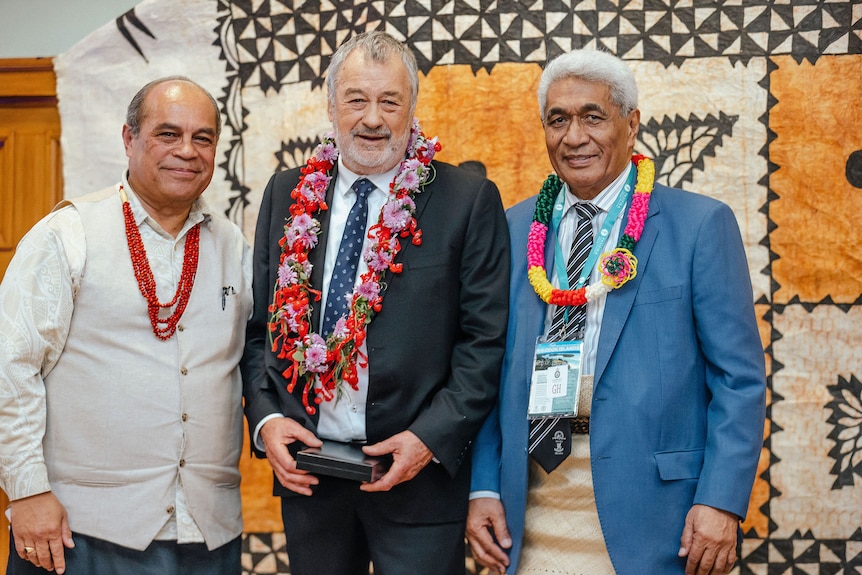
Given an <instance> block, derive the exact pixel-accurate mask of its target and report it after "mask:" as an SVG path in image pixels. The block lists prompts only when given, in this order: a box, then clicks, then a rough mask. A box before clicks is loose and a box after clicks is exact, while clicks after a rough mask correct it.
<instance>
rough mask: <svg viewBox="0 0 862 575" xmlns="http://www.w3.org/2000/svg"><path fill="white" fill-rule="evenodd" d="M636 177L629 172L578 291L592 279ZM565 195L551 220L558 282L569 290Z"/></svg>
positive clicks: (587, 264) (588, 261)
mask: <svg viewBox="0 0 862 575" xmlns="http://www.w3.org/2000/svg"><path fill="white" fill-rule="evenodd" d="M636 175H637V171H636V170H634V169H632V170H631V171H630V172H629V177H628V179H627V180H626V183H625V185H623V189H622V190H620V193H618V194H617V199H616V201H615V202H614V205H613V206H611V209H610V210H609V211H608V216H607V217H606V218H605V223H604V224H603V225H602V229H601V231H600V232H599V238H598V239H597V240H596V241H595V242H593V249H591V250H590V255H589V256H588V257H587V261H586V262H585V263H584V268H583V269H582V270H581V275H580V277H579V278H578V284H577V286H576V289H579V288H582V287H583V286H584V285H586V283H587V280H588V279H589V278H590V273H591V272H592V269H593V268H594V267H595V266H596V262H597V261H598V259H599V255H601V253H602V250H603V249H604V247H605V244H606V243H607V241H608V238H609V237H610V235H611V228H613V227H614V222H616V220H617V218H618V217H619V215H620V212H621V211H622V209H623V206H625V205H626V203H627V202H628V200H629V195H630V194H631V190H632V185H633V184H634V180H635V176H636ZM563 194H565V190H564V189H560V193H559V194H557V199H556V200H555V201H554V215H553V217H552V218H551V225H552V226H553V230H554V236H555V237H556V241H555V242H554V243H555V244H556V245H555V246H554V270H555V272H556V274H557V281H558V282H559V286H560V289H563V290H567V289H569V276H568V273H566V264H565V263H564V262H565V261H566V259H565V258H563V249H562V248H561V247H560V236H559V233H558V230H559V228H560V222H561V221H562V220H563V203H564V201H565V199H564V195H563ZM566 314H567V315H568V310H566Z"/></svg>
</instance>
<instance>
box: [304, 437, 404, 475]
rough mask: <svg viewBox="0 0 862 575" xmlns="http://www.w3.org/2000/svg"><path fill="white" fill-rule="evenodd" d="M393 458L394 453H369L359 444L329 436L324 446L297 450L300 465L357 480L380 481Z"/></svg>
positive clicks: (317, 472) (318, 472)
mask: <svg viewBox="0 0 862 575" xmlns="http://www.w3.org/2000/svg"><path fill="white" fill-rule="evenodd" d="M391 462H392V458H391V457H372V456H370V455H366V454H365V453H363V452H362V446H361V445H359V444H356V443H341V442H339V441H330V440H328V439H324V440H323V445H322V446H321V447H307V448H305V449H301V450H300V451H298V452H297V454H296V468H297V469H302V470H305V471H308V472H310V473H314V474H318V475H331V476H333V477H341V478H342V479H353V480H356V481H368V482H371V481H377V480H378V479H379V478H380V477H382V476H383V474H385V473H386V470H387V469H389V465H390V464H391Z"/></svg>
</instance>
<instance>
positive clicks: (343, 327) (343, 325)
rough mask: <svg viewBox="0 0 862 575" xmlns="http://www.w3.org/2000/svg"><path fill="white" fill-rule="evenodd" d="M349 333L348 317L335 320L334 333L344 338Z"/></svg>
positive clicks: (339, 337)
mask: <svg viewBox="0 0 862 575" xmlns="http://www.w3.org/2000/svg"><path fill="white" fill-rule="evenodd" d="M349 333H350V332H348V331H347V318H346V317H343V316H342V317H340V318H338V320H336V322H335V327H333V328H332V334H333V335H334V336H335V337H337V338H338V339H344V338H345V337H347V336H348V335H349Z"/></svg>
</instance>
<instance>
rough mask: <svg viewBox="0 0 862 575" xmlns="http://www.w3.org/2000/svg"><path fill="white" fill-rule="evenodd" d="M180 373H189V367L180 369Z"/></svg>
mask: <svg viewBox="0 0 862 575" xmlns="http://www.w3.org/2000/svg"><path fill="white" fill-rule="evenodd" d="M180 373H181V374H183V375H188V373H189V370H188V369H186V368H182V369H181V370H180Z"/></svg>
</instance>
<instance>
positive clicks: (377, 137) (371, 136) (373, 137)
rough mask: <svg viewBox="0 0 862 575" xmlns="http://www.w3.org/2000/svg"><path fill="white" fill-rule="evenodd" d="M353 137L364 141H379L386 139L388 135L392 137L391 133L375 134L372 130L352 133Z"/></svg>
mask: <svg viewBox="0 0 862 575" xmlns="http://www.w3.org/2000/svg"><path fill="white" fill-rule="evenodd" d="M353 137H354V138H359V139H360V140H364V141H366V142H381V141H386V140H388V139H389V138H390V137H392V135H391V134H386V133H383V134H376V133H374V132H371V133H355V134H353Z"/></svg>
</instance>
